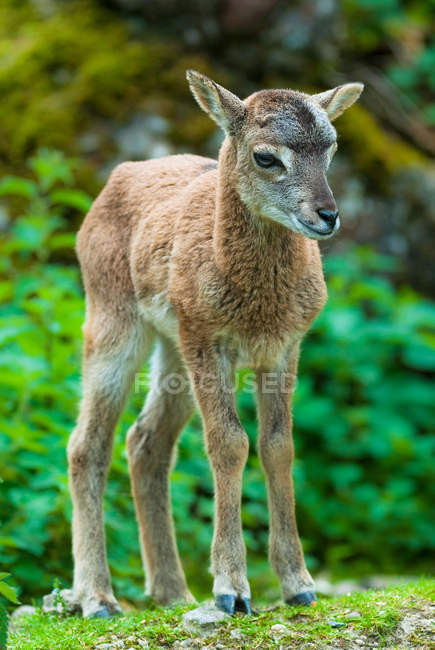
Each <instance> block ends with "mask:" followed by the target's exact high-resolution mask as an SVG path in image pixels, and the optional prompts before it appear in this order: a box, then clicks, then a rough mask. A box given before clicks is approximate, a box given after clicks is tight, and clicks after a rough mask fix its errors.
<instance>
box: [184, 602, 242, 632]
mask: <svg viewBox="0 0 435 650" xmlns="http://www.w3.org/2000/svg"><path fill="white" fill-rule="evenodd" d="M230 618H231V617H230V616H229V614H226V613H225V612H223V611H221V610H220V609H218V608H217V607H216V606H215V605H202V606H201V607H197V608H196V609H192V610H191V611H190V612H186V614H184V615H183V627H184V629H185V630H187V631H188V632H193V633H196V634H199V635H200V636H209V635H210V634H212V633H213V632H215V631H216V629H218V628H219V627H221V625H222V624H223V623H225V621H227V620H229V619H230Z"/></svg>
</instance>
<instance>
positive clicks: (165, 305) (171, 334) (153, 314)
mask: <svg viewBox="0 0 435 650" xmlns="http://www.w3.org/2000/svg"><path fill="white" fill-rule="evenodd" d="M139 310H140V313H141V316H142V318H143V319H144V320H145V321H146V322H147V323H150V324H151V325H152V326H153V327H154V329H155V330H156V332H157V333H161V334H163V335H164V336H165V337H166V338H168V339H170V340H171V341H173V342H174V343H176V344H177V345H178V319H177V315H176V313H175V310H174V308H173V306H172V305H171V303H170V302H169V300H168V296H167V293H166V291H165V292H162V293H157V294H155V295H154V296H152V298H147V299H145V300H143V301H141V302H140V303H139Z"/></svg>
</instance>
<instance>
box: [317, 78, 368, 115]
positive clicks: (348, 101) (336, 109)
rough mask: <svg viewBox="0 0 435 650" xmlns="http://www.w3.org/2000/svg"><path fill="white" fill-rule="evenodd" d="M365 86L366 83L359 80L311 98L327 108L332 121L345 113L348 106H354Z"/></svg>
mask: <svg viewBox="0 0 435 650" xmlns="http://www.w3.org/2000/svg"><path fill="white" fill-rule="evenodd" d="M363 88H364V84H361V83H357V82H355V83H349V84H344V85H343V86H337V88H333V89H332V90H327V91H325V92H324V93H318V94H317V95H311V99H314V101H316V102H317V103H318V104H320V106H321V107H322V108H323V109H325V111H326V113H327V114H328V117H329V119H330V120H331V122H332V121H333V120H335V119H336V118H337V117H339V115H341V114H342V113H344V111H345V110H346V108H349V106H352V104H353V103H355V102H356V100H357V99H358V97H359V96H360V95H361V93H362V91H363Z"/></svg>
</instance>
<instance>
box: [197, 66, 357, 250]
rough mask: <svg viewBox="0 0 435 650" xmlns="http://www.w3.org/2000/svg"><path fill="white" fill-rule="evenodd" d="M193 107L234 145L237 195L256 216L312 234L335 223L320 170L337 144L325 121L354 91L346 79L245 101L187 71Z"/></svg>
mask: <svg viewBox="0 0 435 650" xmlns="http://www.w3.org/2000/svg"><path fill="white" fill-rule="evenodd" d="M187 79H188V81H189V84H190V88H191V90H192V92H193V95H194V97H195V98H196V100H197V101H198V103H199V105H200V106H201V108H202V109H203V110H205V111H206V112H207V113H208V114H209V116H210V117H211V118H212V119H213V120H214V121H215V122H217V124H218V125H219V126H220V127H221V128H222V129H223V130H224V131H225V133H226V134H227V136H228V137H229V138H230V139H231V141H232V142H233V144H234V146H235V147H236V153H237V166H236V170H235V171H236V176H237V184H238V188H237V189H238V192H239V195H240V198H241V199H242V201H243V202H244V203H245V205H246V206H247V207H248V208H249V210H250V212H251V213H252V214H254V215H256V216H257V217H260V218H267V219H271V220H273V221H277V222H279V223H280V224H282V225H283V226H285V227H287V228H290V229H291V230H294V231H295V232H298V233H301V234H303V235H306V236H307V237H310V238H311V239H326V238H328V237H331V236H332V235H333V234H334V233H335V232H336V231H337V230H338V228H339V226H340V220H339V218H338V210H337V205H336V203H335V199H334V197H333V195H332V192H331V189H330V187H329V185H328V182H327V180H326V171H327V169H328V166H329V163H330V162H331V159H332V156H333V155H334V153H335V151H336V149H337V142H336V135H337V134H336V131H335V129H334V127H333V126H332V124H331V122H332V121H333V120H335V118H337V117H338V116H339V115H341V113H343V111H345V110H346V108H349V106H351V105H352V104H353V103H354V102H355V101H356V100H357V99H358V97H359V96H360V94H361V92H362V89H363V84H360V83H348V84H344V85H343V86H338V87H337V88H333V89H332V90H328V91H326V92H323V93H319V94H317V95H306V94H304V93H301V92H297V91H294V90H261V91H259V92H257V93H254V94H253V95H251V96H250V97H248V98H247V99H245V100H244V101H242V100H241V99H239V98H238V97H236V95H234V94H233V93H231V92H230V91H229V90H226V89H225V88H223V87H222V86H219V84H217V83H215V82H214V81H212V80H211V79H209V78H208V77H205V76H204V75H202V74H200V73H199V72H195V71H193V70H189V71H188V72H187Z"/></svg>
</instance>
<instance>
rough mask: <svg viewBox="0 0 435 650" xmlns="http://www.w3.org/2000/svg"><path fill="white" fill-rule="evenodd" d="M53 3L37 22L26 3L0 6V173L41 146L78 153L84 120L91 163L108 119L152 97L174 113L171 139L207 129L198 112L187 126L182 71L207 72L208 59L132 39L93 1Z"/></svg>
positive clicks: (106, 144) (106, 140)
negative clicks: (92, 143)
mask: <svg viewBox="0 0 435 650" xmlns="http://www.w3.org/2000/svg"><path fill="white" fill-rule="evenodd" d="M56 7H57V8H56V11H55V12H54V13H53V14H52V15H50V16H48V17H46V18H45V19H44V20H43V21H41V20H40V17H39V16H38V15H37V13H36V11H35V9H34V6H33V3H30V2H26V1H24V2H22V3H21V6H20V10H19V11H18V10H17V7H16V3H13V2H11V1H9V2H6V3H5V4H3V6H2V8H1V10H0V94H1V96H2V98H3V102H2V111H1V115H0V160H1V161H2V162H1V163H0V172H1V171H7V172H11V171H14V172H19V171H22V170H23V166H24V161H25V160H26V158H27V157H28V156H29V155H31V154H32V153H33V152H34V151H35V150H36V149H37V148H38V147H40V146H49V147H54V148H58V149H61V150H63V151H65V152H66V153H67V154H73V155H76V154H78V153H81V151H80V142H79V136H80V135H81V134H82V133H83V132H85V131H86V130H87V129H90V128H92V131H93V132H96V133H97V135H99V136H100V140H101V142H102V143H103V145H102V147H103V148H102V150H100V151H98V152H97V153H96V154H93V159H92V163H93V165H94V166H95V167H97V166H98V165H99V164H101V163H102V162H103V161H104V160H105V159H107V157H108V155H110V154H111V153H113V151H112V150H113V147H114V144H113V142H112V141H111V138H110V125H111V124H113V125H114V124H116V123H122V122H124V121H126V120H127V119H128V117H129V115H130V114H132V113H134V112H135V111H138V110H146V108H147V106H148V105H149V103H150V101H151V102H152V100H153V98H154V100H155V101H156V102H157V103H158V105H159V106H160V105H161V106H162V108H163V112H166V113H167V114H168V115H170V116H171V118H172V117H173V118H174V119H175V121H176V122H178V124H177V123H176V125H175V130H174V133H184V135H183V137H181V138H180V137H178V138H177V139H178V140H180V141H186V140H190V139H191V140H192V141H193V142H194V143H195V144H197V142H198V141H199V140H201V138H204V137H207V135H208V134H209V132H210V128H212V127H209V126H207V127H206V126H205V120H206V118H205V116H204V118H205V119H204V120H203V119H201V118H199V119H196V120H195V121H194V123H193V126H192V127H191V128H190V129H189V128H187V129H186V126H187V124H188V123H189V120H188V118H189V116H190V114H191V113H192V114H193V112H195V113H196V114H197V110H196V108H195V107H194V105H193V102H192V101H191V98H190V97H189V93H188V89H187V84H186V82H185V75H184V71H185V69H186V67H190V66H195V67H200V68H201V69H203V70H205V71H206V72H207V71H209V69H210V66H209V64H208V63H207V61H204V60H203V59H202V58H201V57H190V58H189V57H186V56H182V53H181V52H180V51H179V49H178V47H177V46H176V45H174V44H172V43H167V42H164V41H163V40H150V39H148V40H146V41H144V40H139V39H137V38H133V37H132V36H131V34H130V33H129V30H128V26H127V25H126V24H123V23H120V21H119V18H118V17H117V16H116V15H115V14H112V13H111V12H110V11H107V10H103V9H101V8H99V7H98V6H96V5H93V4H91V3H82V2H70V3H65V4H59V5H56ZM162 93H163V94H164V101H163V102H161V101H160V99H161V94H162ZM180 106H182V107H183V110H180ZM108 132H109V137H108ZM2 167H3V169H2ZM85 189H88V190H89V189H90V188H89V183H85Z"/></svg>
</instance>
